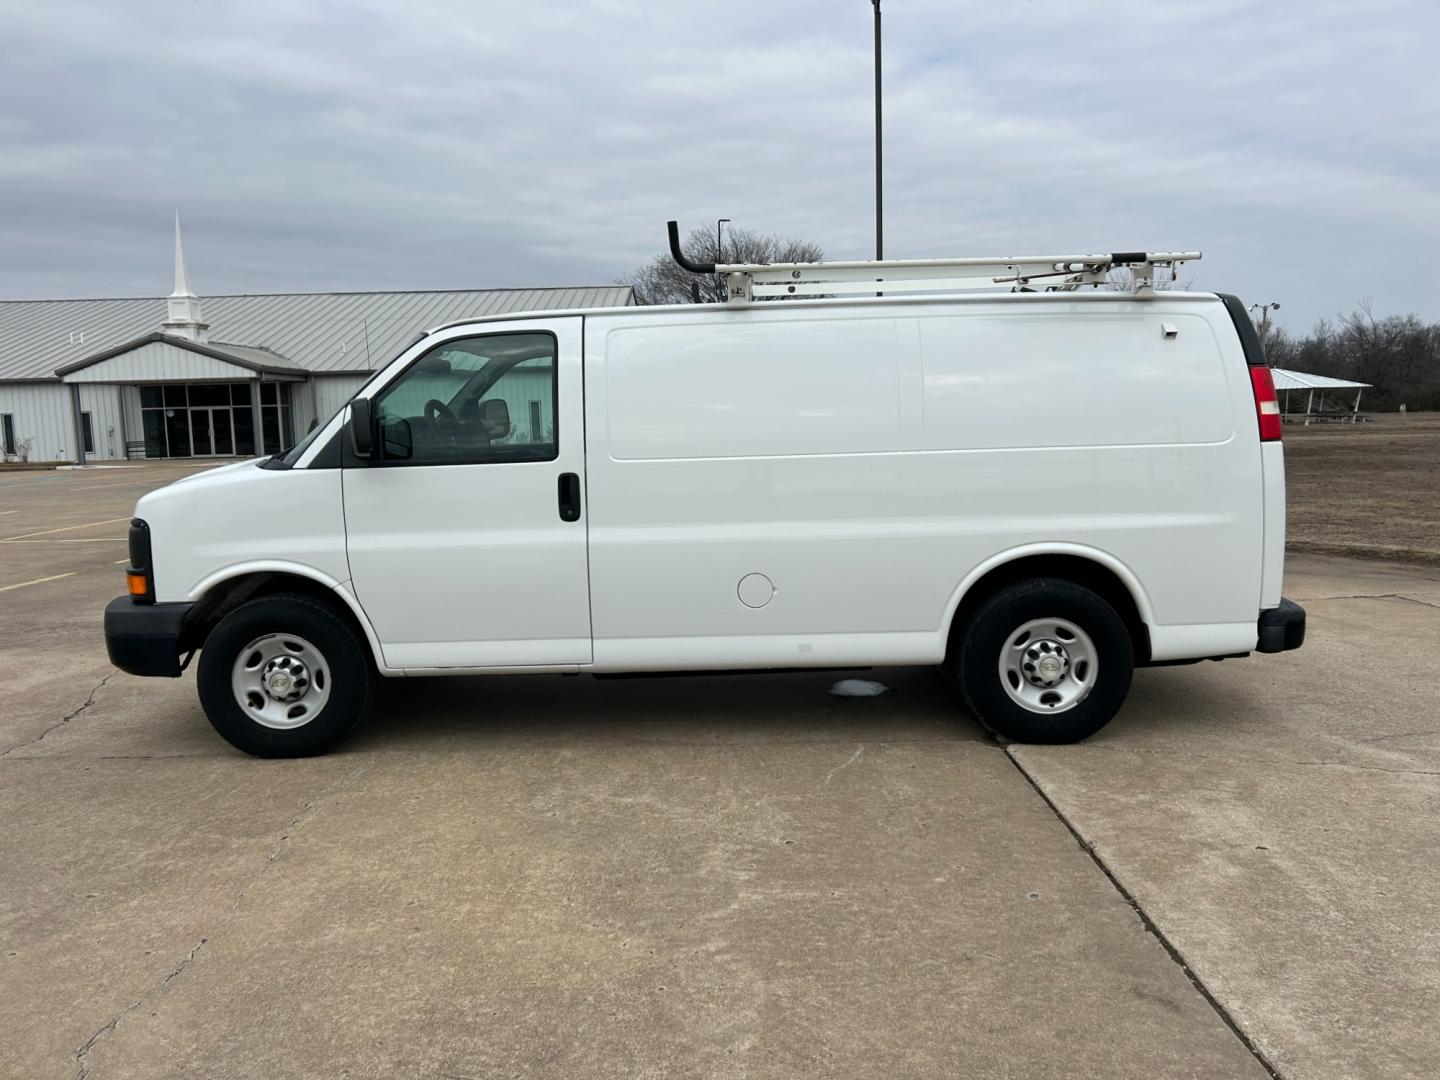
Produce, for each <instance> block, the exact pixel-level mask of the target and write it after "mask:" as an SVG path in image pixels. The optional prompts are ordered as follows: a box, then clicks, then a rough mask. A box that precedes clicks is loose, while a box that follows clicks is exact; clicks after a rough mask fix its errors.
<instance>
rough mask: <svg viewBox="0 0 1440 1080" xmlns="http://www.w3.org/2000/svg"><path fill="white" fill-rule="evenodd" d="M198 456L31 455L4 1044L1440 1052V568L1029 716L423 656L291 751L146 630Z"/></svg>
mask: <svg viewBox="0 0 1440 1080" xmlns="http://www.w3.org/2000/svg"><path fill="white" fill-rule="evenodd" d="M190 471H192V468H191V467H189V466H185V465H174V464H147V465H137V466H133V467H128V468H116V469H94V470H73V471H59V472H25V473H21V472H8V473H0V633H3V635H4V648H3V649H0V686H3V689H4V706H3V709H0V822H3V824H4V829H3V834H0V997H3V1008H0V1074H3V1075H4V1076H7V1077H24V1078H26V1080H31V1078H42V1077H76V1076H80V1077H90V1078H93V1080H106V1078H112V1077H114V1078H120V1077H145V1078H155V1077H175V1076H209V1077H256V1078H261V1077H264V1078H276V1077H306V1076H351V1077H382V1076H383V1077H392V1076H404V1077H434V1078H452V1080H453V1078H469V1077H473V1078H479V1077H487V1078H488V1077H498V1076H505V1077H511V1076H524V1077H548V1076H554V1077H666V1078H672V1077H686V1076H695V1077H793V1076H827V1077H831V1076H834V1077H839V1076H846V1077H859V1076H885V1077H891V1076H896V1077H900V1076H903V1077H931V1076H934V1077H941V1076H944V1077H957V1076H964V1077H1024V1078H1036V1077H1052V1076H1053V1077H1061V1076H1066V1077H1074V1076H1097V1077H1107V1078H1118V1077H1135V1078H1142V1077H1143V1078H1146V1080H1151V1078H1156V1077H1167V1078H1168V1077H1217V1078H1218V1077H1226V1078H1228V1077H1256V1078H1263V1077H1265V1076H1266V1075H1272V1076H1281V1077H1287V1078H1288V1077H1295V1078H1322V1077H1324V1078H1340V1077H1400V1076H1416V1077H1419V1076H1431V1075H1434V1074H1435V1071H1436V1062H1437V1061H1440V1022H1437V1020H1436V1017H1437V1016H1440V918H1437V912H1440V860H1437V858H1436V855H1435V853H1436V851H1437V850H1440V824H1437V821H1440V814H1437V811H1440V708H1437V706H1440V694H1437V690H1436V687H1437V686H1440V571H1432V570H1424V569H1411V568H1405V567H1401V566H1394V565H1386V564H1380V563H1367V562H1358V561H1351V560H1345V559H1338V558H1323V557H1318V556H1307V557H1297V558H1292V560H1291V562H1290V564H1289V567H1288V581H1287V588H1286V592H1287V594H1288V595H1289V596H1291V597H1292V598H1295V599H1297V600H1300V601H1301V602H1302V603H1304V604H1305V605H1306V607H1307V608H1308V610H1309V612H1310V640H1309V642H1308V643H1307V645H1306V647H1305V648H1304V649H1303V650H1301V651H1300V652H1299V653H1294V654H1290V655H1284V656H1276V657H1260V656H1256V657H1252V658H1251V659H1248V660H1241V661H1227V662H1225V663H1223V664H1203V665H1198V666H1193V667H1183V668H1171V669H1157V670H1148V671H1142V672H1139V673H1137V676H1136V680H1135V688H1134V691H1133V695H1132V698H1131V701H1130V703H1129V704H1128V705H1127V707H1126V708H1125V710H1124V711H1123V712H1122V714H1121V715H1120V717H1119V718H1118V719H1117V720H1116V721H1115V722H1114V723H1112V724H1111V725H1110V726H1109V727H1108V728H1107V729H1106V730H1105V731H1103V732H1102V733H1101V734H1100V735H1099V736H1097V737H1096V738H1094V739H1092V740H1090V741H1089V742H1088V743H1087V744H1084V745H1080V746H1073V747H1053V748H1042V747H1025V746H1008V747H1007V746H1001V745H998V744H997V743H996V742H994V741H993V740H992V739H990V738H989V737H987V736H986V735H985V733H984V732H983V731H981V730H980V729H979V728H978V727H977V726H976V725H975V724H974V723H973V722H972V721H971V720H970V719H969V717H968V716H967V715H966V714H965V712H964V711H963V709H961V708H960V707H959V706H957V705H956V703H955V702H954V701H953V700H952V698H951V696H950V694H949V692H948V690H947V688H946V687H945V686H944V684H943V683H942V682H941V681H940V679H939V678H938V676H936V675H935V674H934V673H933V672H932V671H929V670H919V669H916V670H903V671H885V672H879V673H877V674H876V675H875V676H874V677H877V678H880V679H881V680H883V681H884V682H885V683H887V684H888V685H889V686H890V687H892V692H890V693H888V694H885V695H884V696H882V697H878V698H870V699H852V700H845V699H838V698H834V697H831V696H830V695H828V694H827V692H826V691H827V689H828V688H829V686H830V684H831V683H832V682H833V681H834V679H835V678H837V676H836V675H834V674H833V673H815V674H801V675H777V676H747V677H725V678H719V677H717V678H674V679H659V680H625V681H596V680H592V679H588V678H571V679H565V678H560V677H538V676H537V677H530V678H509V679H506V678H495V679H462V680H416V681H412V682H407V683H387V684H386V686H385V688H384V692H383V693H382V696H381V698H380V701H379V704H378V707H377V708H376V710H375V713H374V715H373V716H372V718H371V720H370V722H369V724H368V725H367V726H366V727H365V728H364V729H363V730H361V731H360V732H359V733H357V735H356V737H355V738H353V739H352V740H351V741H350V742H349V743H347V744H346V745H345V746H344V747H343V748H342V749H341V750H340V751H339V752H337V753H335V754H333V755H331V756H329V757H325V758H320V759H314V760H308V761H269V762H266V761H256V760H252V759H249V758H246V757H244V756H242V755H240V754H239V753H237V752H235V751H233V750H231V749H230V747H229V746H228V745H227V744H225V743H224V742H222V741H221V740H220V738H219V737H218V736H216V735H215V734H214V733H213V732H212V731H211V729H210V727H209V725H208V724H207V723H206V721H205V719H204V717H203V715H202V714H201V712H200V709H199V706H198V704H197V702H196V699H195V688H194V685H193V677H192V676H189V675H187V676H186V677H185V678H182V679H180V680H178V681H174V682H170V681H160V680H141V679H134V678H131V677H129V676H125V675H122V674H118V673H115V672H114V671H113V669H111V668H110V667H109V665H108V664H107V662H106V658H105V652H104V646H103V642H102V640H101V637H100V622H99V619H100V610H101V608H102V606H103V604H104V602H105V601H106V600H108V599H109V598H110V597H111V596H113V595H116V594H117V593H119V592H121V591H122V580H121V569H122V565H121V564H123V562H124V561H125V541H124V539H123V537H124V535H125V528H124V526H125V521H126V520H127V519H128V517H129V513H130V509H131V507H132V505H133V502H134V500H135V499H136V498H137V497H138V496H139V495H140V494H141V493H143V492H144V491H146V490H147V489H149V488H151V487H154V486H157V485H159V484H162V483H165V482H168V481H169V480H171V479H174V478H175V477H177V476H181V475H186V474H188V473H189V472H190Z"/></svg>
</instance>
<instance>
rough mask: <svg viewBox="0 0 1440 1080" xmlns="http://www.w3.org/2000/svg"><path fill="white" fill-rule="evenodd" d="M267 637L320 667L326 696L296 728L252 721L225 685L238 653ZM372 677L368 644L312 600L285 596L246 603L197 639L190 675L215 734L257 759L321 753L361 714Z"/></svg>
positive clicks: (331, 611) (346, 623)
mask: <svg viewBox="0 0 1440 1080" xmlns="http://www.w3.org/2000/svg"><path fill="white" fill-rule="evenodd" d="M271 635H273V636H278V637H282V638H283V637H287V636H294V637H298V638H299V639H302V640H303V641H304V642H306V643H308V644H310V645H313V647H314V649H315V650H316V651H317V652H318V653H319V654H320V655H321V658H322V659H323V661H324V666H325V667H326V668H328V673H327V674H326V675H325V678H326V679H327V680H328V682H327V685H326V693H327V694H328V697H326V698H325V700H324V701H323V704H322V705H321V706H320V707H319V709H318V710H317V711H316V712H315V714H314V715H313V717H311V718H310V719H306V720H304V722H303V723H302V724H301V725H300V726H298V727H291V728H283V729H281V728H274V727H267V726H266V725H265V724H262V723H260V722H259V721H258V720H257V719H256V717H255V714H254V713H253V712H251V711H247V709H246V708H245V707H244V706H242V705H241V703H240V701H239V700H238V699H237V696H236V692H235V690H234V689H233V687H232V674H233V673H234V671H235V665H236V663H237V661H238V660H240V654H241V651H242V650H245V649H246V648H247V646H249V645H251V643H252V642H255V641H256V640H257V639H261V638H265V637H267V636H271ZM312 678H313V676H312ZM375 679H376V674H375V667H374V664H373V663H372V660H371V656H370V647H369V644H368V643H367V642H366V641H365V639H364V638H362V637H361V636H360V634H359V632H358V631H357V630H355V629H354V627H353V626H352V625H351V624H350V622H349V621H348V620H346V619H345V618H344V616H343V615H341V614H340V613H339V612H338V611H336V610H335V609H334V608H332V607H330V606H329V605H327V604H325V603H323V602H321V601H319V600H316V599H314V598H312V597H309V596H299V595H295V594H291V593H283V594H278V595H275V596H264V597H260V598H258V599H255V600H251V601H248V602H247V603H244V604H241V605H240V606H239V607H238V608H236V609H235V610H234V611H232V612H230V613H229V614H228V615H226V616H225V617H224V618H223V619H221V620H220V622H219V624H218V625H217V626H216V627H215V629H214V630H212V631H211V632H210V636H209V637H208V638H206V639H205V645H204V647H203V649H202V650H201V653H200V665H199V674H198V676H197V682H198V685H199V690H200V704H201V705H202V706H203V708H204V709H205V715H206V717H208V718H209V720H210V723H211V724H212V725H213V726H214V728H215V730H216V731H218V732H219V733H220V734H221V736H222V737H224V739H225V741H226V742H228V743H229V744H230V745H231V746H233V747H235V748H236V749H237V750H243V751H245V753H247V754H253V755H254V756H255V757H264V758H286V757H310V756H312V755H315V754H323V753H324V752H325V751H327V750H329V749H330V748H331V747H332V746H334V745H335V744H336V743H338V742H339V741H340V740H341V739H343V738H344V737H345V736H346V735H347V734H349V732H350V730H351V729H352V728H353V727H354V726H355V725H356V724H357V723H359V722H360V720H361V719H362V718H363V717H364V716H365V713H366V712H367V711H368V710H369V708H370V699H371V697H372V695H373V693H374V688H375ZM301 700H303V698H302V699H301Z"/></svg>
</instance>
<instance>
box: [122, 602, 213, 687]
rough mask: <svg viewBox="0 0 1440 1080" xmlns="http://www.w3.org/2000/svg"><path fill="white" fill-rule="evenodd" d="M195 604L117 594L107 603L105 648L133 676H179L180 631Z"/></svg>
mask: <svg viewBox="0 0 1440 1080" xmlns="http://www.w3.org/2000/svg"><path fill="white" fill-rule="evenodd" d="M193 606H194V605H193V604H137V603H135V601H134V600H132V599H130V597H128V596H117V597H116V598H115V599H114V600H111V601H110V603H108V604H106V605H105V650H106V651H107V652H108V653H109V654H110V663H112V664H114V665H115V666H116V667H117V668H119V669H120V670H121V671H128V672H129V673H130V674H131V675H160V676H164V677H166V678H171V679H176V678H179V677H180V634H181V630H182V628H183V627H184V624H185V616H186V615H188V614H189V613H190V609H191V608H192V607H193Z"/></svg>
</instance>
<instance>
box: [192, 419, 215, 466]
mask: <svg viewBox="0 0 1440 1080" xmlns="http://www.w3.org/2000/svg"><path fill="white" fill-rule="evenodd" d="M212 412H214V410H213V409H194V408H192V409H191V410H190V453H191V454H193V455H194V456H195V457H213V456H214V454H215V448H214V446H213V445H212V444H211V441H210V436H211V435H212V434H213V430H214V429H213V428H212V427H211V424H210V414H211V413H212Z"/></svg>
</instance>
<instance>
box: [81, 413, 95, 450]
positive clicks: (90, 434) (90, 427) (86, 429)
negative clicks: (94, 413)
mask: <svg viewBox="0 0 1440 1080" xmlns="http://www.w3.org/2000/svg"><path fill="white" fill-rule="evenodd" d="M80 434H81V436H82V437H83V438H84V440H85V452H86V453H87V454H93V453H94V452H95V425H94V424H92V423H91V422H90V414H89V413H88V412H82V413H81V414H80Z"/></svg>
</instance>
